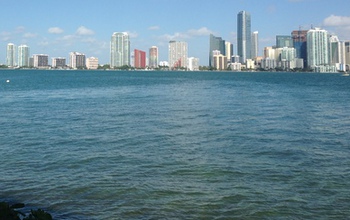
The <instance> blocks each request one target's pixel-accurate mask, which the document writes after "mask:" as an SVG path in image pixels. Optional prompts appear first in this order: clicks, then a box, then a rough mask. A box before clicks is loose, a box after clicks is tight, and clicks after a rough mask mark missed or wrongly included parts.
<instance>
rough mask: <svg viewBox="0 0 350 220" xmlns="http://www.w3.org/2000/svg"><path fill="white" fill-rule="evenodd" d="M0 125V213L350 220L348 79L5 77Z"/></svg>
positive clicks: (0, 87)
mask: <svg viewBox="0 0 350 220" xmlns="http://www.w3.org/2000/svg"><path fill="white" fill-rule="evenodd" d="M6 80H10V82H9V83H7V82H6ZM0 115H1V116H0V200H1V201H11V202H23V203H25V204H26V205H27V207H28V209H29V208H43V209H45V210H47V211H48V212H50V213H51V214H52V215H53V217H54V218H55V219H92V220H99V219H348V218H349V216H350V78H349V77H341V76H340V75H339V74H311V73H308V74H306V73H259V72H256V73H230V72H194V73H192V72H151V71H149V72H122V71H33V70H1V71H0Z"/></svg>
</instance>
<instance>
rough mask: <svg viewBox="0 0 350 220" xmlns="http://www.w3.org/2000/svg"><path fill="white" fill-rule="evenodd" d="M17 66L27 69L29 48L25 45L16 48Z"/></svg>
mask: <svg viewBox="0 0 350 220" xmlns="http://www.w3.org/2000/svg"><path fill="white" fill-rule="evenodd" d="M18 66H19V67H29V47H28V46H27V45H20V46H19V47H18Z"/></svg>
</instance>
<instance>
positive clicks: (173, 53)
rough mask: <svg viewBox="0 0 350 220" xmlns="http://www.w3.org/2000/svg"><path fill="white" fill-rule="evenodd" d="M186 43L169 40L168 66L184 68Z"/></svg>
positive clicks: (186, 52)
mask: <svg viewBox="0 0 350 220" xmlns="http://www.w3.org/2000/svg"><path fill="white" fill-rule="evenodd" d="M187 54H188V49H187V43H186V42H181V41H170V42H169V68H171V69H175V68H186V67H187V57H188V55H187Z"/></svg>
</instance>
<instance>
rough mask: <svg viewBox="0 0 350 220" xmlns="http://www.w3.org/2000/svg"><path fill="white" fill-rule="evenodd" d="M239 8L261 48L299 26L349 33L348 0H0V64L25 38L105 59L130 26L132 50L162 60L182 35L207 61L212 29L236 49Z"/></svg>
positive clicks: (61, 53)
mask: <svg viewBox="0 0 350 220" xmlns="http://www.w3.org/2000/svg"><path fill="white" fill-rule="evenodd" d="M240 11H247V12H249V13H250V14H251V19H252V24H251V25H252V32H253V31H258V32H259V54H260V55H262V54H263V49H264V47H266V46H273V45H275V41H276V40H275V39H276V35H290V33H291V32H292V31H293V30H298V29H299V28H301V29H304V30H308V29H310V28H311V27H320V28H323V29H326V30H327V31H329V33H331V34H335V35H337V36H338V37H339V39H340V40H344V41H345V40H350V1H349V0H332V1H329V0H220V1H212V0H211V1H209V0H123V1H121V0H99V1H96V0H84V1H83V0H59V1H53V0H33V1H28V0H0V20H1V23H0V63H6V45H7V44H8V43H14V44H15V45H17V46H19V45H21V44H26V45H28V46H29V47H30V54H31V55H32V54H48V55H49V57H50V58H52V57H66V58H67V60H68V57H69V53H70V52H73V51H76V52H80V53H84V54H85V55H86V56H87V57H92V56H94V57H97V58H99V63H100V64H108V63H109V54H110V52H109V51H110V49H109V46H110V39H111V36H112V34H113V32H128V33H129V35H130V43H131V50H132V51H133V50H134V49H139V50H143V51H146V52H147V55H148V50H149V48H150V47H151V46H157V47H158V48H159V60H160V61H167V60H168V42H169V41H170V40H176V41H186V42H187V43H188V56H189V57H197V58H199V60H200V65H204V66H206V65H208V59H209V58H208V54H209V35H210V34H214V35H215V36H218V37H222V38H223V39H224V40H226V41H229V42H231V43H233V46H234V52H236V48H237V46H236V44H237V42H236V32H237V14H238V13H239V12H240ZM1 48H2V49H1ZM49 62H51V59H50V61H49Z"/></svg>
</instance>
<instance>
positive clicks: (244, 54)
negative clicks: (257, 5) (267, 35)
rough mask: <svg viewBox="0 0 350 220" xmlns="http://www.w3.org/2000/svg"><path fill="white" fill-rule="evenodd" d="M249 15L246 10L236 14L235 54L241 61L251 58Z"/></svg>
mask: <svg viewBox="0 0 350 220" xmlns="http://www.w3.org/2000/svg"><path fill="white" fill-rule="evenodd" d="M251 38H252V34H251V16H250V13H248V12H246V11H241V12H239V13H238V15H237V54H238V56H240V58H241V63H245V62H246V59H251V44H252V40H251Z"/></svg>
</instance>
